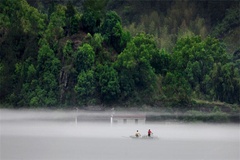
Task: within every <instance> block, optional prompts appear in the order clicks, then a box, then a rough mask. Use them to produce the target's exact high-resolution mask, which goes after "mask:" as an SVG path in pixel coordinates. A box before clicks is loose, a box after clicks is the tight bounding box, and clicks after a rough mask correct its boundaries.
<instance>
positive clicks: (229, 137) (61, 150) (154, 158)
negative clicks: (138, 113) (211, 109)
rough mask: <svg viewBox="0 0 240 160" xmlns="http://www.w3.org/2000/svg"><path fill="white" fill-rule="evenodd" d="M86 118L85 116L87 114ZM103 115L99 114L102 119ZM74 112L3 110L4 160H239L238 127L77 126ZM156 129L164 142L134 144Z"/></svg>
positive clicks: (0, 140)
mask: <svg viewBox="0 0 240 160" xmlns="http://www.w3.org/2000/svg"><path fill="white" fill-rule="evenodd" d="M83 114H84V113H83ZM97 114H99V113H97ZM74 116H76V114H75V113H74V112H53V111H51V112H44V111H9V110H0V136H1V137H0V159H1V160H135V159H136V160H145V159H149V160H159V159H162V160H239V159H240V127H239V125H238V124H190V123H188V124H184V123H173V122H164V123H152V124H149V123H147V124H138V125H135V124H125V125H124V124H122V125H121V124H116V125H112V126H111V125H110V124H109V123H102V122H101V123H100V122H97V121H96V122H93V121H92V122H78V123H77V124H76V122H75V117H74ZM149 128H150V129H151V130H152V131H153V133H154V135H155V136H157V137H158V138H159V139H153V140H140V139H139V140H136V139H131V138H129V136H130V135H132V134H134V133H135V131H136V130H137V129H138V130H139V131H140V132H141V134H142V135H144V134H146V133H147V130H148V129H149Z"/></svg>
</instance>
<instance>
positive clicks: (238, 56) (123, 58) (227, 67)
mask: <svg viewBox="0 0 240 160" xmlns="http://www.w3.org/2000/svg"><path fill="white" fill-rule="evenodd" d="M239 15H240V1H239V0H230V1H224V0H223V1H215V0H210V1H208V0H201V1H193V0H169V1H166V0H158V1H151V0H145V1H137V0H136V1H130V0H118V1H116V0H42V1H41V0H0V73H1V74H0V103H1V104H2V105H10V106H14V107H16V108H21V107H29V108H34V107H62V106H64V107H71V106H89V105H104V106H112V105H120V106H125V107H128V106H132V105H143V104H145V105H151V106H160V105H161V106H192V105H193V104H196V103H197V102H198V101H205V102H221V103H226V104H235V105H237V106H239V104H240V40H239V37H240V16H239Z"/></svg>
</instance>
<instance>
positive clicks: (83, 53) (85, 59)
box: [75, 43, 95, 73]
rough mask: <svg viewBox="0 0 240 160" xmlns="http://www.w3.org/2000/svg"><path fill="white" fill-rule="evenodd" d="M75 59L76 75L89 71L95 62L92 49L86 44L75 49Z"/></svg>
mask: <svg viewBox="0 0 240 160" xmlns="http://www.w3.org/2000/svg"><path fill="white" fill-rule="evenodd" d="M75 58H76V59H75V68H76V70H77V73H80V72H81V71H87V70H88V69H91V68H92V67H93V64H94V61H95V53H94V51H93V47H92V46H91V45H89V44H87V43H85V44H83V45H82V46H80V47H79V48H78V49H77V51H76V57H75Z"/></svg>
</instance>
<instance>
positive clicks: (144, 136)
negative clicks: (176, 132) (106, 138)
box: [130, 135, 159, 139]
mask: <svg viewBox="0 0 240 160" xmlns="http://www.w3.org/2000/svg"><path fill="white" fill-rule="evenodd" d="M130 138H132V139H159V138H158V137H157V136H150V137H149V136H147V135H143V136H140V137H136V136H134V135H131V136H130Z"/></svg>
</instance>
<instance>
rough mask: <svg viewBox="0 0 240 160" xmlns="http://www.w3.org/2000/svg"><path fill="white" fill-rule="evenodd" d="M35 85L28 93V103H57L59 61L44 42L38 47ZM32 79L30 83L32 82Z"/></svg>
mask: <svg viewBox="0 0 240 160" xmlns="http://www.w3.org/2000/svg"><path fill="white" fill-rule="evenodd" d="M37 64H38V65H37V69H36V70H37V75H38V77H37V79H36V80H37V85H36V86H35V89H34V91H33V92H32V93H31V92H30V93H29V95H30V96H32V97H30V102H29V104H30V105H33V106H42V105H47V106H53V105H56V104H57V103H58V97H59V96H58V95H59V87H58V75H59V70H60V61H59V60H58V59H57V58H56V57H55V55H54V52H53V50H52V49H51V48H50V47H49V45H47V44H45V45H43V46H41V47H40V49H39V52H38V57H37ZM34 82H35V80H33V82H32V83H34Z"/></svg>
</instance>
